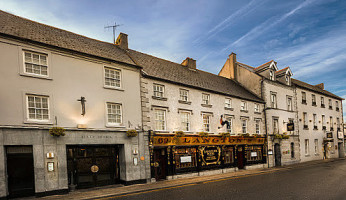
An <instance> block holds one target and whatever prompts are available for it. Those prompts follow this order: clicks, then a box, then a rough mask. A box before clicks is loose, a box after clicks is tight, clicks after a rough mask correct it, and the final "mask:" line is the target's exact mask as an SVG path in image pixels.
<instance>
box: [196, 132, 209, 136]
mask: <svg viewBox="0 0 346 200" xmlns="http://www.w3.org/2000/svg"><path fill="white" fill-rule="evenodd" d="M198 135H199V136H201V137H208V136H209V133H207V132H199V133H198Z"/></svg>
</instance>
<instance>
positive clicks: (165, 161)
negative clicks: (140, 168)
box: [153, 148, 168, 181]
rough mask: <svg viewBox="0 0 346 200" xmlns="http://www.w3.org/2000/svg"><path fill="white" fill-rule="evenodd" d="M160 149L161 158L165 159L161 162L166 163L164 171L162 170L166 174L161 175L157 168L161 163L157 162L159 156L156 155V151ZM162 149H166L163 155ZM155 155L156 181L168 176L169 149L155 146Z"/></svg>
mask: <svg viewBox="0 0 346 200" xmlns="http://www.w3.org/2000/svg"><path fill="white" fill-rule="evenodd" d="M158 151H160V152H159V153H158V154H160V158H163V161H162V162H160V163H164V172H162V173H163V174H164V175H163V176H160V175H158V173H157V170H158V167H160V163H157V161H156V160H157V157H156V152H158ZM162 151H164V155H162ZM153 154H154V155H153V156H154V159H153V160H154V163H153V164H154V170H153V171H154V174H153V175H154V178H155V180H156V181H159V180H165V179H166V178H167V172H168V163H167V160H168V159H167V156H168V155H167V149H166V148H155V149H154V152H153Z"/></svg>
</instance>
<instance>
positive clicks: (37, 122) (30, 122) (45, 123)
mask: <svg viewBox="0 0 346 200" xmlns="http://www.w3.org/2000/svg"><path fill="white" fill-rule="evenodd" d="M24 124H37V125H52V124H53V122H52V121H38V120H25V121H24Z"/></svg>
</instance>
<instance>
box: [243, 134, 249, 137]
mask: <svg viewBox="0 0 346 200" xmlns="http://www.w3.org/2000/svg"><path fill="white" fill-rule="evenodd" d="M241 136H243V137H249V136H250V134H249V133H243V134H241Z"/></svg>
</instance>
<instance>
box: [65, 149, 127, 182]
mask: <svg viewBox="0 0 346 200" xmlns="http://www.w3.org/2000/svg"><path fill="white" fill-rule="evenodd" d="M67 169H68V179H69V180H68V181H69V185H74V186H76V188H77V189H80V188H90V187H97V186H104V185H111V184H115V183H117V182H118V181H119V172H120V170H119V148H118V146H110V145H103V146H90V145H88V146H87V145H82V146H68V147H67Z"/></svg>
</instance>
